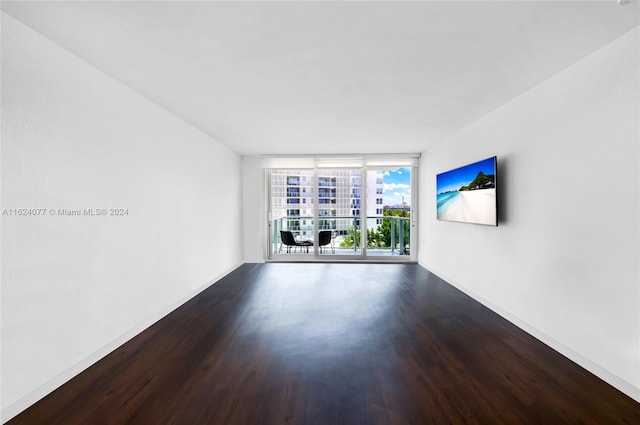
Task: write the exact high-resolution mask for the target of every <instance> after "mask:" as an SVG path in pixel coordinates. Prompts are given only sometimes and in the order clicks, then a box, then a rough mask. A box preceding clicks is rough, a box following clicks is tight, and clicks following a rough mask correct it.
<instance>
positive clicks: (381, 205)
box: [265, 155, 418, 261]
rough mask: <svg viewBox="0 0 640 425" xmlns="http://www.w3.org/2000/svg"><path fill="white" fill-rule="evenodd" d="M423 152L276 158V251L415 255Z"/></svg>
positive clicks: (337, 256) (280, 256) (298, 255)
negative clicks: (419, 168) (419, 155)
mask: <svg viewBox="0 0 640 425" xmlns="http://www.w3.org/2000/svg"><path fill="white" fill-rule="evenodd" d="M417 157H418V156H417V155H404V156H399V155H370V156H361V157H355V156H339V157H335V156H333V157H325V156H314V157H302V158H300V159H299V160H296V159H295V158H293V159H292V158H287V159H286V161H278V159H270V160H269V161H268V164H269V166H268V167H266V168H265V177H266V182H267V193H268V195H267V197H266V199H267V204H268V205H267V211H268V223H269V226H268V228H269V235H268V244H269V248H268V250H269V258H270V259H272V260H291V261H296V260H302V261H309V260H331V259H334V260H367V259H373V260H381V261H411V260H414V259H415V258H416V245H415V243H414V242H413V241H415V237H414V235H415V234H416V227H415V225H416V222H415V219H414V217H415V214H414V213H415V207H416V205H415V199H416V196H415V193H416V190H417V188H416V181H417V179H416V172H417Z"/></svg>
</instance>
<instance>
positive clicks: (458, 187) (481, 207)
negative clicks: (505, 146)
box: [436, 157, 497, 226]
mask: <svg viewBox="0 0 640 425" xmlns="http://www.w3.org/2000/svg"><path fill="white" fill-rule="evenodd" d="M495 168H496V165H495V158H493V157H492V158H487V159H485V160H483V161H479V162H475V163H473V164H469V165H466V166H464V167H460V168H456V169H455V170H451V171H447V172H446V173H442V174H438V175H437V177H436V180H437V181H436V186H437V194H438V195H437V200H436V201H437V216H438V220H446V221H461V222H465V223H476V224H487V225H492V226H495V225H496V224H497V214H496V169H495Z"/></svg>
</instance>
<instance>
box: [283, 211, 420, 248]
mask: <svg viewBox="0 0 640 425" xmlns="http://www.w3.org/2000/svg"><path fill="white" fill-rule="evenodd" d="M281 230H288V231H291V232H292V233H293V235H294V237H295V238H296V240H297V241H299V242H305V241H306V242H313V240H314V239H315V235H316V231H315V225H314V219H313V217H301V216H287V217H282V218H278V219H276V220H274V221H273V223H272V231H273V234H272V239H271V240H272V253H273V254H282V253H286V252H287V250H286V247H284V245H283V244H282V240H281V236H280V231H281ZM317 230H318V232H319V231H322V230H330V231H331V236H332V237H331V245H330V247H329V248H328V249H327V248H326V247H325V249H323V250H322V252H321V255H361V254H362V249H361V247H362V245H363V243H362V232H363V230H365V231H366V232H365V236H364V237H365V241H364V246H365V247H366V251H365V252H366V255H367V257H375V256H389V255H395V256H409V255H410V252H411V219H410V218H408V217H396V216H376V217H367V218H366V226H364V227H363V226H362V223H361V219H360V217H349V216H339V217H319V219H318V229H317ZM283 247H284V249H283ZM292 252H294V253H297V254H304V255H313V252H314V250H313V249H310V250H309V252H308V253H307V250H305V249H297V250H293V251H292Z"/></svg>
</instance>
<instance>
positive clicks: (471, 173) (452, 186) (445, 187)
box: [436, 157, 496, 193]
mask: <svg viewBox="0 0 640 425" xmlns="http://www.w3.org/2000/svg"><path fill="white" fill-rule="evenodd" d="M480 171H482V172H483V173H485V174H495V173H496V170H495V166H494V158H493V157H491V158H487V159H485V160H483V161H479V162H475V163H473V164H469V165H466V166H464V167H461V168H456V169H455V170H451V171H447V172H446V173H442V174H438V176H437V177H436V181H437V193H442V192H448V191H451V190H458V189H460V187H461V186H465V185H468V184H469V183H471V182H472V181H473V180H474V179H475V178H476V176H477V175H478V173H479V172H480Z"/></svg>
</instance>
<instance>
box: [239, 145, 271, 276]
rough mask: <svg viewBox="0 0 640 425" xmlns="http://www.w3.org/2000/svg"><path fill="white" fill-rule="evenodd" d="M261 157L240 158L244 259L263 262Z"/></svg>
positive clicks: (248, 261)
mask: <svg viewBox="0 0 640 425" xmlns="http://www.w3.org/2000/svg"><path fill="white" fill-rule="evenodd" d="M263 188H264V176H263V170H262V157H259V156H245V157H243V158H242V199H243V206H244V211H245V214H244V220H243V228H244V244H243V246H244V261H245V262H247V263H263V262H264V261H265V259H266V258H267V252H266V248H265V247H266V243H267V241H266V239H267V237H266V232H267V231H266V227H267V226H266V223H267V218H266V214H267V213H266V211H265V194H264V190H263Z"/></svg>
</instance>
